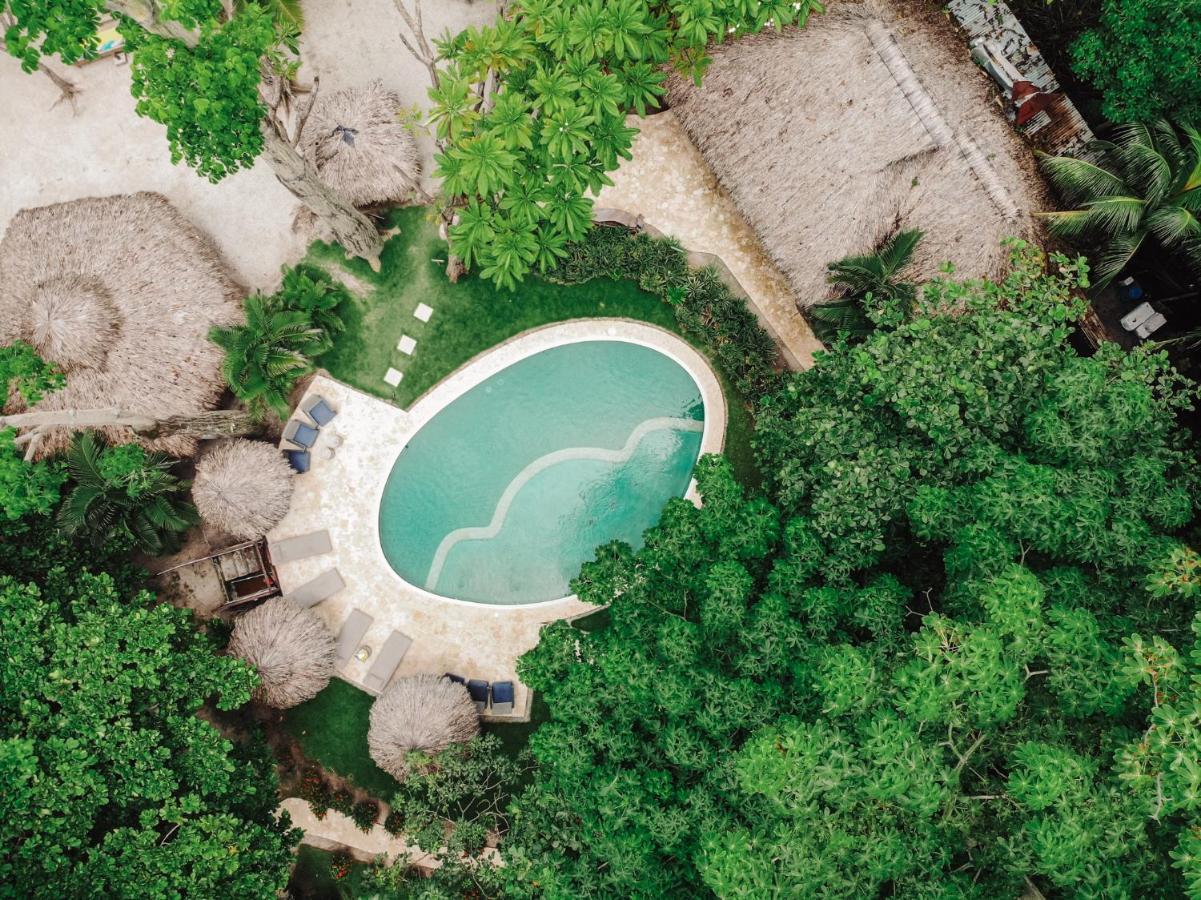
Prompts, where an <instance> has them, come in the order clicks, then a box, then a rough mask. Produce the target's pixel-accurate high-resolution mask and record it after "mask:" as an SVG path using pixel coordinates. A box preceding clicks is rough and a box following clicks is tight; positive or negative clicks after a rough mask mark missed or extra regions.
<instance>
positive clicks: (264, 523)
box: [192, 438, 292, 540]
mask: <svg viewBox="0 0 1201 900" xmlns="http://www.w3.org/2000/svg"><path fill="white" fill-rule="evenodd" d="M192 500H193V502H195V504H196V510H197V512H199V513H200V517H201V518H202V519H204V521H205V522H207V523H208V524H210V525H212V526H213V527H215V528H220V529H221V530H222V531H224V532H225V533H226V534H231V535H233V536H234V537H239V538H243V539H245V540H253V539H255V538H259V537H262V536H263V535H265V534H266V533H267V532H269V531H270V530H271V529H272V528H274V527H275V526H276V525H278V524H279V523H280V520H282V519H283V517H284V516H285V515H287V513H288V506H289V505H290V504H291V502H292V467H291V466H289V465H288V463H287V461H286V460H285V459H284V457H283V454H282V453H280V452H279V450H277V449H276V448H275V447H274V446H272V445H271V444H266V443H264V442H262V441H248V440H245V439H243V438H236V439H234V440H230V441H222V442H221V443H219V444H216V445H215V446H213V447H212V448H211V449H209V450H207V451H206V452H205V453H204V455H203V456H201V458H200V461H199V462H198V463H196V477H195V478H194V479H193V480H192Z"/></svg>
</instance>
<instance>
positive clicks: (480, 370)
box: [269, 319, 726, 721]
mask: <svg viewBox="0 0 1201 900" xmlns="http://www.w3.org/2000/svg"><path fill="white" fill-rule="evenodd" d="M597 339H601V340H604V339H610V340H614V339H615V340H628V341H632V342H635V343H639V344H643V345H646V346H651V347H654V348H655V349H658V350H660V351H661V352H663V353H665V354H666V355H668V356H670V357H671V358H672V359H674V360H675V361H676V362H678V363H680V364H681V365H682V366H683V367H684V368H685V369H686V370H687V371H688V372H689V373H690V374H691V375H692V376H693V378H694V379H695V380H696V381H697V383H698V385H699V386H700V388H701V396H702V398H703V400H704V403H705V427H704V432H703V434H702V439H701V452H702V453H711V452H717V451H719V450H720V449H721V447H722V445H723V438H724V434H725V423H726V407H725V399H724V397H723V396H722V393H721V388H720V385H719V383H718V381H717V379H716V377H715V376H714V374H713V372H712V370H711V369H710V368H709V366H708V364H707V363H706V362H705V360H704V359H703V357H701V356H700V354H698V353H697V352H696V351H695V350H693V349H692V348H691V347H689V346H688V345H687V344H685V343H684V342H683V341H681V340H680V339H679V338H678V337H676V336H675V335H672V334H669V333H668V332H665V331H662V330H661V329H658V328H655V327H653V326H650V325H646V324H644V323H640V322H632V321H627V320H621V319H586V320H575V321H572V322H566V323H560V324H557V325H550V326H546V327H544V328H539V329H535V330H534V331H530V332H526V333H524V334H522V335H518V336H517V337H515V338H513V339H511V340H509V341H507V342H505V343H504V344H501V345H500V346H499V347H496V348H494V349H492V350H489V351H487V352H486V353H484V354H481V355H480V356H479V357H476V359H474V360H472V361H471V362H469V363H468V364H467V365H465V366H463V367H462V368H460V369H459V370H457V371H456V372H454V373H453V374H451V375H450V376H448V377H447V378H446V379H444V380H443V381H442V382H440V383H439V384H438V385H436V386H435V387H434V388H432V389H431V390H430V391H429V392H428V393H427V394H425V395H424V396H423V397H422V398H421V399H419V400H418V401H417V402H416V403H414V404H413V406H412V407H411V408H410V409H409V410H407V411H406V410H402V409H400V408H398V407H396V406H393V405H392V404H390V403H388V402H386V401H384V400H381V399H378V398H376V397H372V396H370V395H367V394H364V393H361V392H360V391H357V390H355V389H354V388H351V387H349V386H347V385H344V384H342V383H341V382H338V381H335V380H334V379H332V378H329V377H326V376H317V377H316V378H314V379H313V381H312V383H311V385H310V386H309V388H308V391H307V392H306V394H305V397H306V398H307V397H308V396H311V395H313V394H319V395H320V396H322V397H324V398H325V399H326V400H328V401H329V403H330V405H331V406H332V407H333V408H334V409H336V410H337V411H338V415H337V418H335V419H334V421H333V422H332V423H330V425H328V426H327V427H326V428H324V429H322V433H321V436H320V437H319V438H318V440H317V444H316V446H315V447H314V448H313V454H312V456H313V464H312V469H311V470H310V471H309V472H307V473H306V474H304V475H299V476H297V478H296V489H295V492H294V493H293V496H292V505H291V508H290V509H289V511H288V515H287V516H286V517H285V518H284V520H283V521H282V522H281V523H280V524H279V525H278V526H277V527H276V528H275V530H274V531H273V532H272V533H271V535H270V536H269V537H270V538H271V539H272V540H279V539H282V538H285V537H292V536H294V535H301V534H306V533H309V532H313V531H320V530H323V529H324V530H327V531H328V532H329V534H330V539H331V543H332V545H333V550H332V552H330V553H327V554H323V555H320V556H315V557H311V558H309V559H303V560H297V561H295V562H290V563H285V564H283V565H280V566H278V567H277V572H278V575H279V579H280V584H281V587H282V589H283V590H284V592H285V593H286V592H287V591H289V590H294V589H295V588H297V587H299V586H300V585H302V584H304V583H305V582H307V581H309V580H310V579H312V578H315V577H316V576H318V575H319V574H321V573H322V572H324V571H325V570H327V569H329V568H336V569H337V570H338V571H339V572H340V573H341V575H342V578H343V579H344V580H345V582H346V587H344V588H343V589H342V590H341V591H339V592H338V593H337V594H335V595H334V596H333V597H330V598H329V599H327V600H325V601H323V602H321V603H319V604H317V605H316V606H315V607H313V609H314V611H315V612H316V613H317V615H319V616H320V617H321V618H322V619H323V620H324V621H325V622H326V624H327V625H328V626H329V627H330V629H331V630H332V631H333V632H334V633H335V634H337V632H338V631H339V629H340V628H341V627H342V623H343V622H344V621H345V620H346V617H347V616H348V615H349V614H350V611H351V610H352V609H355V608H358V609H361V610H362V611H363V612H365V613H367V614H368V615H370V616H372V617H373V619H374V621H373V622H372V624H371V627H370V629H369V630H368V631H367V633H366V635H365V636H364V639H363V641H362V643H363V644H364V645H366V646H368V647H370V648H371V649H372V651H373V653H372V656H371V658H369V659H368V660H367V661H365V662H360V661H359V660H357V659H354V658H352V659H351V661H350V663H349V664H348V665H347V666H346V667H345V668H343V669H342V670H340V671H339V672H338V675H339V676H340V677H342V678H344V679H345V680H346V681H348V682H350V683H351V684H354V685H356V686H358V687H364V685H363V678H364V676H365V675H366V673H367V670H368V669H369V668H370V666H371V662H372V661H373V659H374V656H375V654H376V653H378V652H379V649H380V647H382V646H383V643H384V641H385V640H387V638H388V635H389V634H391V632H392V631H393V630H394V629H395V630H399V631H401V632H403V633H404V634H406V635H408V636H409V637H410V638H411V639H412V641H413V643H412V646H411V647H410V648H409V650H408V653H407V654H406V655H405V657H404V659H403V661H402V662H401V664H400V667H399V668H398V669H397V675H398V676H405V675H416V674H419V673H435V674H442V673H443V672H455V673H457V674H459V675H462V676H464V677H467V678H483V679H486V680H488V681H506V680H511V681H514V682H516V694H517V696H516V698H515V699H516V704H515V714H514V715H513V716H505V717H498V721H513V720H521V719H523V718H527V717H528V710H529V703H530V693H529V691H528V689H527V688H526V687H525V686H524V685H523V684H521V682H520V680H519V679H518V678H517V671H516V664H517V658H518V657H519V656H521V654H523V653H524V652H526V651H527V650H529V649H530V648H532V647H533V646H535V645H536V644H537V642H538V633H539V630H540V629H541V628H542V626H543V625H545V624H547V623H549V622H552V621H555V620H557V619H567V618H575V617H578V616H581V615H586V614H587V613H590V612H594V611H595V610H596V607H594V606H590V605H588V604H586V603H582V602H581V601H579V600H577V599H576V598H574V597H566V598H563V599H560V600H552V601H549V602H547V603H538V604H531V605H521V606H491V605H486V604H481V603H470V602H466V601H460V600H452V599H449V598H446V597H440V596H437V595H435V594H431V593H429V592H427V591H424V590H422V589H420V588H418V587H416V586H414V585H411V584H408V583H407V582H405V581H403V580H402V579H401V578H400V577H399V576H398V575H397V574H396V573H395V572H394V571H393V570H392V568H391V566H389V565H388V562H387V560H386V559H385V558H384V555H383V551H382V550H381V548H380V545H379V534H378V527H377V522H378V517H379V501H380V497H381V495H382V493H383V488H384V484H385V482H386V481H387V478H388V475H389V473H390V472H391V470H392V466H393V464H394V463H395V461H396V457H397V455H398V454H399V453H400V451H401V450H402V449H403V448H404V446H405V445H406V444H407V442H408V441H409V439H410V438H411V437H412V436H413V435H415V434H416V433H417V432H418V431H419V430H420V429H421V427H422V426H423V425H424V424H425V423H426V422H428V421H429V420H430V419H431V418H433V416H434V415H436V414H437V412H438V411H440V410H441V409H442V408H443V407H444V406H446V404H448V403H450V402H451V401H452V400H453V399H454V398H456V397H458V396H460V395H461V394H463V393H465V392H466V391H467V390H470V389H471V388H472V387H474V386H475V385H477V384H479V383H481V382H482V381H484V380H485V379H487V378H488V377H489V376H491V375H493V374H495V373H496V372H498V371H500V370H501V369H503V368H505V367H506V366H508V365H511V364H512V363H514V362H516V361H517V360H519V359H522V358H524V357H526V356H531V355H533V354H534V353H537V352H539V351H541V350H545V349H549V348H550V347H554V346H560V345H562V344H567V343H573V342H577V341H584V340H597ZM302 403H303V400H302ZM334 434H336V435H338V436H340V437H341V439H342V441H341V443H340V444H339V445H338V446H337V447H336V448H335V447H333V446H331V437H332V435H334ZM330 451H332V454H331V452H330ZM690 495H691V496H692V497H693V498H694V499H695V491H694V490H693V489H690Z"/></svg>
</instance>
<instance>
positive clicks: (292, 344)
mask: <svg viewBox="0 0 1201 900" xmlns="http://www.w3.org/2000/svg"><path fill="white" fill-rule="evenodd" d="M243 309H244V310H245V313H246V324H245V325H232V326H228V327H219V328H214V329H212V330H211V331H210V332H209V340H211V341H212V342H213V343H214V344H217V345H218V346H219V347H221V349H222V350H224V351H225V362H224V364H223V366H222V371H223V373H224V375H225V380H226V382H228V384H229V387H230V389H231V390H232V391H233V392H234V396H236V397H237V398H238V399H239V400H241V401H242V402H243V403H245V404H246V407H247V409H249V410H250V413H251V415H253V416H254V417H255V418H256V419H259V418H262V416H263V414H264V413H265V412H266V411H267V410H268V409H274V410H275V411H276V412H277V413H279V415H280V416H281V417H282V418H287V415H288V394H289V393H290V392H291V390H292V386H293V385H294V384H295V383H296V380H297V379H298V378H300V376H302V375H304V374H305V373H306V372H308V371H309V370H310V369H311V368H312V365H313V364H312V362H311V361H310V357H311V356H313V355H315V354H317V353H320V352H321V350H322V338H323V333H322V331H321V329H320V328H314V327H313V325H312V323H311V322H310V320H309V317H308V314H307V313H304V312H300V311H296V310H284V309H278V308H276V307H275V306H273V305H271V304H269V303H268V299H267V298H265V297H263V296H262V295H261V294H255V295H254V296H253V297H247V298H246V303H245V305H244V307H243Z"/></svg>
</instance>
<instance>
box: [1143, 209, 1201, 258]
mask: <svg viewBox="0 0 1201 900" xmlns="http://www.w3.org/2000/svg"><path fill="white" fill-rule="evenodd" d="M1147 230H1148V231H1150V232H1151V234H1152V235H1153V236H1154V237H1155V239H1156V240H1157V241H1159V242H1160V243H1161V244H1163V245H1164V246H1165V247H1167V248H1169V249H1173V248H1175V247H1178V246H1181V245H1187V244H1189V243H1191V242H1195V241H1199V240H1201V221H1198V219H1197V217H1196V216H1195V215H1193V213H1192V212H1190V211H1189V210H1187V209H1185V208H1184V207H1182V206H1161V207H1160V208H1159V209H1157V210H1156V211H1155V212H1153V213H1152V214H1151V215H1150V216H1148V217H1147Z"/></svg>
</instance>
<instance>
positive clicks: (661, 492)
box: [379, 340, 704, 605]
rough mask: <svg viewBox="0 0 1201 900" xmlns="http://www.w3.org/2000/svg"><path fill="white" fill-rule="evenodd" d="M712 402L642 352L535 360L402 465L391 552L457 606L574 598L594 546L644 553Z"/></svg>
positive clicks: (610, 345)
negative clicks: (647, 534) (645, 539)
mask: <svg viewBox="0 0 1201 900" xmlns="http://www.w3.org/2000/svg"><path fill="white" fill-rule="evenodd" d="M703 427H704V405H703V402H702V399H701V392H700V389H699V388H698V386H697V384H696V382H695V381H694V380H693V378H692V376H691V375H690V374H689V373H688V372H687V371H685V369H684V368H683V367H682V366H681V365H680V364H679V363H677V362H676V361H675V360H673V359H671V358H670V357H668V356H666V355H665V354H663V353H661V352H659V351H658V350H655V349H652V348H650V347H647V346H643V345H641V344H636V343H630V342H628V341H621V340H588V341H583V342H579V343H570V344H564V345H561V346H558V347H552V348H551V349H549V350H543V351H541V352H540V353H536V354H534V355H533V356H528V357H525V358H524V359H520V360H518V361H517V362H515V363H513V364H512V365H510V366H509V367H508V368H505V369H502V370H501V371H499V372H497V373H496V374H494V375H492V376H491V377H490V378H488V379H487V380H485V381H483V382H482V383H480V384H478V385H476V386H475V387H473V388H472V389H471V390H469V391H467V392H466V393H464V394H463V395H462V396H460V397H458V398H457V399H455V400H454V401H452V402H451V403H450V404H448V405H447V406H446V407H445V408H444V409H442V410H441V411H439V412H438V413H437V414H436V415H435V416H434V417H433V418H432V419H430V421H429V422H428V423H426V425H425V426H424V427H423V428H421V430H420V431H418V432H417V434H415V435H414V436H413V438H412V439H411V440H410V441H409V443H408V445H407V446H406V447H405V448H404V449H403V450H402V451H401V453H400V455H399V457H397V460H396V463H395V465H394V466H393V468H392V472H391V474H390V475H389V476H388V481H387V484H386V486H385V487H384V492H383V496H382V499H381V501H380V511H379V536H380V546H381V547H382V549H383V552H384V556H385V558H386V559H387V560H388V563H389V564H390V565H391V566H392V568H393V569H394V570H395V571H396V573H397V574H398V575H400V576H401V578H403V579H404V580H405V581H407V582H409V583H410V584H413V585H416V586H417V587H421V588H424V589H425V590H427V591H429V592H431V593H434V594H439V595H441V596H444V597H453V598H456V599H459V600H472V601H476V602H480V603H492V604H502V605H505V604H515V603H536V602H541V601H545V600H554V599H558V598H560V597H565V596H567V595H568V594H569V593H570V588H569V583H570V581H571V579H572V578H574V577H575V576H576V575H577V574H578V573H579V570H580V565H581V564H582V563H584V562H586V561H588V560H589V559H592V557H593V555H594V552H595V550H596V547H597V546H598V545H600V544H604V543H607V542H608V541H611V540H614V539H620V540H623V541H626V542H628V543H630V544H631V545H633V546H635V547H637V546H640V545H641V542H642V533H643V532H644V531H645V530H646V529H647V528H649V527H650V526H652V525H654V524H655V522H656V521H658V518H659V513H660V512H661V511H662V509H663V505H664V504H665V503H666V502H667V500H668V499H669V498H671V497H678V496H682V495H683V494H684V493H685V492H686V491H687V489H688V484H689V481H690V478H691V474H692V468H693V465H694V464H695V463H696V459H697V455H698V452H699V450H700V446H701V436H702V431H703Z"/></svg>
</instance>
